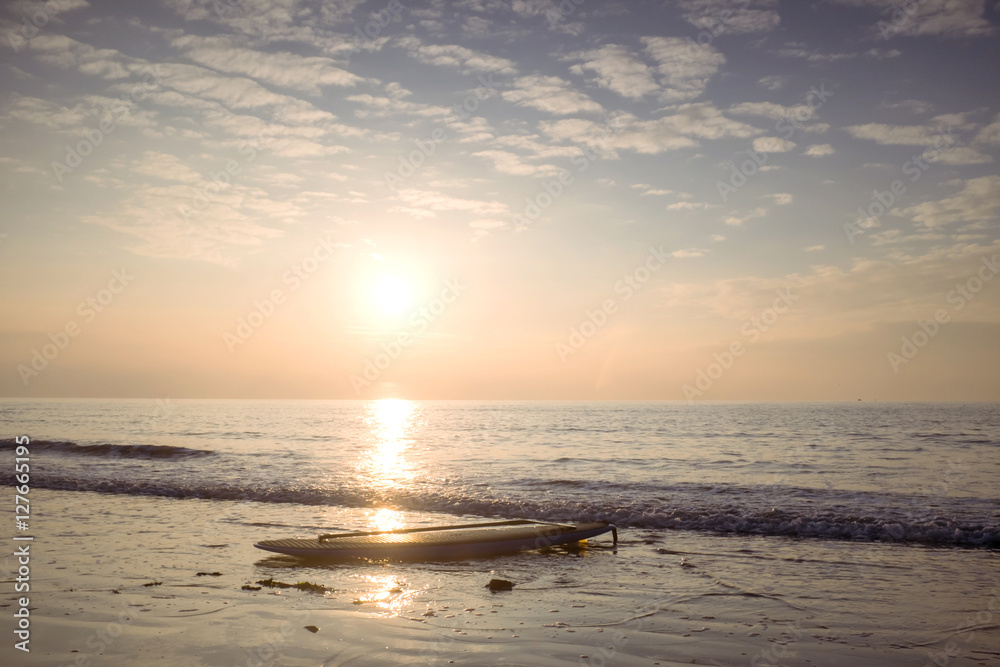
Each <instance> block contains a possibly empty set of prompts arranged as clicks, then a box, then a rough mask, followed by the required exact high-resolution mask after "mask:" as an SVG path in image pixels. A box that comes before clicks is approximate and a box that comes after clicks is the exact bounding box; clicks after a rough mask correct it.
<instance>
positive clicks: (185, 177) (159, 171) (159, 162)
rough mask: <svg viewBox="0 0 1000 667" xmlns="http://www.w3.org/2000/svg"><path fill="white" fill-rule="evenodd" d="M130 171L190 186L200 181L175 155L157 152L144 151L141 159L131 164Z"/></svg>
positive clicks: (195, 172) (199, 175)
mask: <svg viewBox="0 0 1000 667" xmlns="http://www.w3.org/2000/svg"><path fill="white" fill-rule="evenodd" d="M130 171H132V172H133V173H136V174H145V175H147V176H156V177H157V178H162V179H164V180H168V181H177V182H179V183H189V184H191V183H200V182H201V181H202V176H201V174H199V173H198V172H197V171H195V170H194V169H192V168H191V167H189V166H187V165H186V164H184V163H183V162H181V160H180V158H178V157H177V156H176V155H170V154H168V153H161V152H159V151H145V152H144V153H143V154H142V158H141V159H139V160H135V161H134V162H133V163H132V166H131V168H130Z"/></svg>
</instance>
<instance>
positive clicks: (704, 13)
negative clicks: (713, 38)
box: [677, 0, 781, 35]
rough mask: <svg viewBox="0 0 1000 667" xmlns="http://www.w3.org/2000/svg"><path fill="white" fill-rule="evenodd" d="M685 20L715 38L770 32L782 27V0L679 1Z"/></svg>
mask: <svg viewBox="0 0 1000 667" xmlns="http://www.w3.org/2000/svg"><path fill="white" fill-rule="evenodd" d="M677 5H678V6H679V7H680V8H681V10H682V11H683V12H684V13H683V16H684V20H685V21H687V22H688V23H690V24H691V25H693V26H696V27H698V28H704V29H706V30H710V31H711V32H712V33H713V35H714V34H718V35H722V34H731V35H738V34H744V33H753V32H769V31H771V30H774V29H775V28H776V27H778V24H779V23H781V17H780V16H779V15H778V12H777V9H778V0H678V2H677Z"/></svg>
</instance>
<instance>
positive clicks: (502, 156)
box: [472, 150, 562, 176]
mask: <svg viewBox="0 0 1000 667" xmlns="http://www.w3.org/2000/svg"><path fill="white" fill-rule="evenodd" d="M472 155H473V156H474V157H483V158H487V159H489V160H492V161H493V166H494V167H496V170H497V171H499V172H502V173H504V174H514V175H515V176H554V175H556V174H558V173H559V172H561V171H562V169H560V168H559V167H556V166H554V165H551V164H542V165H534V164H528V163H527V162H525V161H524V160H522V159H521V156H519V155H516V154H514V153H510V152H508V151H496V150H488V151H479V152H478V153H473V154H472Z"/></svg>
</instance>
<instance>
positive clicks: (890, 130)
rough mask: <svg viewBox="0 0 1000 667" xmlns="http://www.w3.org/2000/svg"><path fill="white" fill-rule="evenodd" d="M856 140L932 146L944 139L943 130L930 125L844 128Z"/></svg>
mask: <svg viewBox="0 0 1000 667" xmlns="http://www.w3.org/2000/svg"><path fill="white" fill-rule="evenodd" d="M844 129H846V130H847V131H848V133H850V135H851V136H852V137H854V138H856V139H867V140H869V141H874V142H876V143H879V144H883V145H894V146H932V145H934V144H935V142H936V141H940V140H941V139H942V138H943V137H945V136H946V135H945V132H944V128H937V127H934V126H931V125H886V124H883V123H866V124H865V125H851V126H849V127H846V128H844Z"/></svg>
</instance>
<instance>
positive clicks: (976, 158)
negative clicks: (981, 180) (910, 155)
mask: <svg viewBox="0 0 1000 667" xmlns="http://www.w3.org/2000/svg"><path fill="white" fill-rule="evenodd" d="M928 161H929V162H940V163H941V164H951V165H960V164H989V163H991V162H993V156H992V155H987V154H986V153H983V152H982V151H980V150H979V149H978V148H973V147H970V146H955V147H953V148H945V149H944V150H941V151H937V153H936V154H934V156H933V157H931V158H929V159H928Z"/></svg>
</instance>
